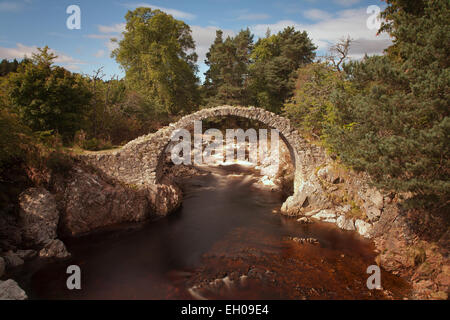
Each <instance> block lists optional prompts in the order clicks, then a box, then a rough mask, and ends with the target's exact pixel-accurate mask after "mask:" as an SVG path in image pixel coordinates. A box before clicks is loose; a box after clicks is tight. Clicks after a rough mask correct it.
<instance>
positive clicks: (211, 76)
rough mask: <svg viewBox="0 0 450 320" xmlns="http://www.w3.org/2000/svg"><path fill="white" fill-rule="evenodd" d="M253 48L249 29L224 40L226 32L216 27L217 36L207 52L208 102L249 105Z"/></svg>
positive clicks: (213, 104)
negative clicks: (250, 67) (249, 73)
mask: <svg viewBox="0 0 450 320" xmlns="http://www.w3.org/2000/svg"><path fill="white" fill-rule="evenodd" d="M252 49H253V35H252V34H251V33H250V30H249V29H248V28H247V29H246V30H241V31H240V32H239V34H238V35H237V36H235V37H234V38H232V37H227V39H225V41H224V40H223V32H222V31H221V30H217V31H216V39H215V40H214V43H213V44H212V45H211V47H210V49H209V51H208V53H207V54H206V58H207V59H206V61H205V63H206V65H208V66H209V70H208V71H206V73H205V84H204V88H205V91H206V99H207V104H208V105H210V106H217V105H219V104H235V105H248V104H249V102H250V101H249V94H248V80H249V75H248V72H249V71H248V69H249V65H250V54H251V52H252Z"/></svg>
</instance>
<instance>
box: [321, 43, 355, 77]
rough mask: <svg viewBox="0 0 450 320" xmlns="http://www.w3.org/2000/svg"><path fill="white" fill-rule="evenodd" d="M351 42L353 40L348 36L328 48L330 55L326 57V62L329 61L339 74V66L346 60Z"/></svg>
mask: <svg viewBox="0 0 450 320" xmlns="http://www.w3.org/2000/svg"><path fill="white" fill-rule="evenodd" d="M352 42H353V40H352V39H351V38H350V37H349V36H348V37H347V38H342V39H340V40H339V41H338V42H337V43H336V44H334V45H333V46H331V48H330V55H329V56H328V57H327V60H328V61H330V62H331V63H332V64H333V66H334V67H335V68H336V69H337V71H339V72H340V71H341V65H342V64H343V63H344V62H346V60H347V59H348V54H349V51H350V45H351V44H352Z"/></svg>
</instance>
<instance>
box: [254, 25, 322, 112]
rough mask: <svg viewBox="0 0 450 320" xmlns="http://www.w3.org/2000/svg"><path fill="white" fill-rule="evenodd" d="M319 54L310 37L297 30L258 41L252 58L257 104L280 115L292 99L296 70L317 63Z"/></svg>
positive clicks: (286, 30)
mask: <svg viewBox="0 0 450 320" xmlns="http://www.w3.org/2000/svg"><path fill="white" fill-rule="evenodd" d="M315 50H316V47H315V46H314V45H313V43H312V41H311V39H309V37H308V34H307V33H306V32H305V31H304V32H300V31H295V29H294V28H293V27H287V28H285V29H284V30H283V31H281V32H279V33H278V34H276V35H269V34H268V35H267V36H266V37H265V38H262V39H260V40H258V42H257V43H256V45H255V49H254V51H253V52H252V55H251V59H252V60H253V63H252V65H251V66H250V78H249V81H250V84H249V86H250V88H251V89H250V90H251V91H252V97H253V104H254V105H256V106H258V107H262V108H265V109H267V110H271V111H273V112H280V111H281V109H282V106H283V104H284V102H285V101H286V100H287V99H289V98H290V97H291V96H292V91H293V89H294V84H295V76H296V70H297V69H298V68H299V67H301V66H303V65H305V64H308V63H311V62H312V61H313V59H314V58H315V52H314V51H315Z"/></svg>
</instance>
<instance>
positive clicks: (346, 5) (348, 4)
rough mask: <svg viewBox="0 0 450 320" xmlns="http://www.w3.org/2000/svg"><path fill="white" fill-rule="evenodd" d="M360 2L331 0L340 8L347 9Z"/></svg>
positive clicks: (355, 0) (356, 0)
mask: <svg viewBox="0 0 450 320" xmlns="http://www.w3.org/2000/svg"><path fill="white" fill-rule="evenodd" d="M360 1H361V0H333V2H334V3H337V4H339V5H341V6H345V7H349V6H352V5H354V4H357V3H359V2H360Z"/></svg>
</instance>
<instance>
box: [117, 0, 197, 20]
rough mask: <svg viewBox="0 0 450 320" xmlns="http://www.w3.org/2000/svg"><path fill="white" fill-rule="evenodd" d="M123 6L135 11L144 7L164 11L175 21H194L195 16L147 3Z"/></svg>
mask: <svg viewBox="0 0 450 320" xmlns="http://www.w3.org/2000/svg"><path fill="white" fill-rule="evenodd" d="M124 6H125V7H126V8H128V9H136V8H139V7H144V8H151V9H154V10H155V9H157V10H161V11H164V12H165V13H168V14H170V15H172V16H173V17H174V18H177V19H187V20H192V19H195V15H193V14H191V13H188V12H184V11H180V10H176V9H170V8H164V7H160V6H155V5H153V4H149V3H144V2H140V3H125V4H124Z"/></svg>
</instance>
